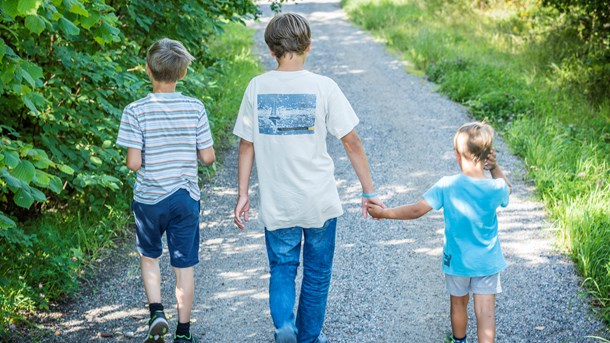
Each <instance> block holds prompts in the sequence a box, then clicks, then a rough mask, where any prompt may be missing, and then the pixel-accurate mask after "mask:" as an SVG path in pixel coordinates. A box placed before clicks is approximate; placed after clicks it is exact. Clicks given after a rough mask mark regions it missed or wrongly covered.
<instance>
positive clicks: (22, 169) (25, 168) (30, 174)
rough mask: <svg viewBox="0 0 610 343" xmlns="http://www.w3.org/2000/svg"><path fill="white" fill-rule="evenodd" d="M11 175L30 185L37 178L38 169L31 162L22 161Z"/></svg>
mask: <svg viewBox="0 0 610 343" xmlns="http://www.w3.org/2000/svg"><path fill="white" fill-rule="evenodd" d="M11 174H13V176H14V177H16V178H18V179H19V180H21V181H23V182H25V183H30V181H32V180H33V179H34V176H36V168H35V167H34V165H33V164H32V162H30V161H21V162H20V163H19V164H18V165H17V167H15V169H13V170H12V171H11Z"/></svg>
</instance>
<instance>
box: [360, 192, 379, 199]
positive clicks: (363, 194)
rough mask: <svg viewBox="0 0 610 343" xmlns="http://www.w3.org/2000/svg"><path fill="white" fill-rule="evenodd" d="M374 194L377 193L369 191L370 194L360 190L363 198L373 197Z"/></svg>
mask: <svg viewBox="0 0 610 343" xmlns="http://www.w3.org/2000/svg"><path fill="white" fill-rule="evenodd" d="M376 196H377V193H370V194H367V193H364V192H362V197H363V198H367V199H370V198H374V197H376Z"/></svg>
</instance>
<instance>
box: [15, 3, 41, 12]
mask: <svg viewBox="0 0 610 343" xmlns="http://www.w3.org/2000/svg"><path fill="white" fill-rule="evenodd" d="M41 4H42V0H19V5H17V11H18V12H19V14H20V15H36V12H38V7H40V5H41Z"/></svg>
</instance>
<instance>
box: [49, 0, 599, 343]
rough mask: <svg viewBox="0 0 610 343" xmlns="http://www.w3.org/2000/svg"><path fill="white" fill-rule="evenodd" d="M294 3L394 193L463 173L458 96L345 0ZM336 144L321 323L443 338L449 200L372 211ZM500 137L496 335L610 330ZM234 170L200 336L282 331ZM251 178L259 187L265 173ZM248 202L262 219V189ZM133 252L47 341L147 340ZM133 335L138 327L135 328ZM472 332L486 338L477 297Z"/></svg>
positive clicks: (221, 338)
mask: <svg viewBox="0 0 610 343" xmlns="http://www.w3.org/2000/svg"><path fill="white" fill-rule="evenodd" d="M284 11H294V12H299V13H303V14H304V15H305V16H306V17H307V18H308V19H309V20H310V23H311V26H312V31H313V36H314V37H313V48H312V51H311V54H310V56H309V58H308V62H307V68H308V69H310V70H312V71H314V72H318V73H321V74H324V75H328V76H330V77H332V78H333V79H334V80H336V81H337V82H338V83H339V85H340V86H341V88H342V89H343V91H344V93H345V94H346V96H347V97H348V99H350V101H351V102H352V105H353V107H354V109H355V110H356V113H358V115H359V117H360V119H361V124H360V125H359V126H358V128H357V131H358V133H359V134H360V136H361V138H362V139H363V142H364V145H365V148H366V149H367V154H368V156H369V160H370V162H371V168H372V172H373V175H374V180H375V183H376V184H377V185H378V186H377V187H378V192H379V194H382V195H383V198H384V199H385V201H386V204H388V205H390V206H395V205H398V204H403V203H407V202H413V201H415V200H417V199H418V198H419V196H421V194H423V192H424V191H425V190H426V189H427V188H428V187H429V186H430V185H432V184H433V183H434V182H435V181H437V180H438V179H439V178H440V177H441V176H443V175H447V174H452V173H455V172H457V167H456V164H455V162H454V158H453V152H452V136H453V133H454V131H455V129H456V128H457V127H458V126H459V125H461V124H462V123H465V122H467V121H470V119H469V118H468V115H467V113H466V111H465V110H464V109H463V108H462V107H461V106H459V105H457V104H455V103H453V102H451V101H449V100H448V99H446V98H445V97H444V96H442V95H439V94H438V93H436V92H435V91H434V85H432V84H430V83H428V82H426V81H424V80H422V79H421V78H417V77H414V76H411V75H409V74H407V73H406V72H405V68H404V66H403V65H402V64H401V62H400V61H397V60H396V59H395V58H394V57H393V56H391V55H390V54H389V53H387V51H386V50H385V48H384V46H383V45H382V44H380V43H378V42H376V41H375V40H374V39H372V38H371V37H370V36H369V35H368V34H367V33H365V32H363V31H361V30H359V29H357V28H355V27H354V26H352V25H351V24H350V23H348V21H347V20H346V16H345V14H344V12H343V11H342V10H341V9H340V6H339V4H338V2H335V1H317V2H310V1H306V2H299V3H298V4H296V5H295V4H287V5H284ZM269 16H270V11H268V9H265V17H264V18H263V19H262V20H261V21H260V22H258V23H254V24H253V26H254V27H256V28H257V30H258V33H257V49H258V50H259V52H260V53H261V55H262V60H263V63H264V64H265V66H266V67H268V68H273V67H275V62H274V61H273V60H271V59H270V58H269V56H268V53H267V49H266V47H265V46H264V42H263V39H262V32H261V31H262V29H263V28H264V26H265V24H266V22H267V21H268V19H269ZM329 148H330V151H331V155H332V156H333V157H334V159H335V164H336V176H337V184H338V185H339V190H340V195H341V198H342V200H343V204H344V209H345V211H346V214H345V215H344V216H343V217H342V218H340V220H339V223H338V237H337V248H336V254H335V256H336V257H335V267H334V273H333V282H332V285H331V290H330V296H329V304H328V311H327V317H326V322H325V327H324V330H325V332H326V333H327V335H328V337H329V338H330V340H331V341H332V342H365V343H366V342H409V341H413V342H440V341H442V337H443V336H444V335H445V334H446V333H447V332H449V331H450V323H449V314H448V309H449V303H448V295H447V294H446V293H445V290H444V281H443V275H442V273H441V268H440V260H441V251H442V242H443V236H442V232H443V221H442V215H441V213H430V214H428V215H427V216H425V217H424V218H422V219H420V220H417V221H404V222H400V221H381V222H373V221H371V220H368V221H363V220H362V219H361V218H360V215H359V201H360V199H359V192H360V189H359V184H358V182H357V178H356V176H355V174H354V172H353V170H352V169H351V167H350V164H349V161H348V159H347V157H346V155H345V152H344V151H343V148H342V146H341V144H340V142H339V141H338V140H336V139H334V138H332V137H331V138H330V139H329ZM497 150H498V160H499V162H500V163H501V164H502V166H503V167H504V169H505V170H506V171H507V174H508V176H509V178H511V179H512V181H513V184H514V187H515V189H514V195H513V196H512V198H511V204H510V206H509V207H508V208H507V209H503V210H501V211H500V213H499V220H500V230H501V240H502V243H503V249H504V252H505V255H506V259H507V261H508V262H509V264H510V266H509V268H508V269H507V270H506V271H505V272H504V273H503V276H502V278H503V279H502V283H503V288H504V293H503V294H501V295H500V296H499V297H498V300H497V326H498V329H497V332H498V333H497V337H498V339H497V340H498V342H593V341H594V340H593V339H588V338H586V336H588V335H602V336H606V337H608V336H609V333H608V332H607V331H604V330H606V329H604V326H603V324H602V323H601V322H600V321H599V320H597V319H595V318H593V316H592V314H591V310H590V308H589V307H588V306H587V305H586V303H585V302H583V300H582V298H581V297H580V296H579V286H580V284H581V281H582V280H580V279H579V278H578V277H576V276H575V269H574V265H573V263H571V262H570V261H569V259H567V258H566V257H564V256H562V255H561V254H560V253H559V252H558V251H556V250H555V249H554V248H553V244H554V243H553V242H554V236H553V228H552V226H551V225H550V224H548V223H547V221H546V219H545V214H544V211H543V208H542V205H541V204H540V203H538V202H536V201H534V200H532V197H531V194H532V187H531V185H529V184H527V183H526V182H524V181H523V179H522V175H523V167H522V165H521V163H520V161H519V160H518V159H517V158H515V157H513V156H511V155H510V152H509V150H508V149H507V147H506V145H505V144H504V143H503V142H502V141H501V140H499V141H498V143H497ZM236 174H237V155H236V149H235V148H233V149H230V150H229V151H227V152H226V153H225V155H224V161H223V164H222V167H221V168H220V169H219V173H218V175H217V176H216V177H215V178H214V180H213V181H212V182H211V183H210V184H207V185H205V187H204V192H203V199H202V201H203V208H204V210H203V217H202V244H201V250H200V254H201V258H202V260H201V263H200V264H199V265H198V266H197V268H196V277H197V280H196V285H197V291H196V300H195V305H194V310H193V318H194V319H195V323H194V324H193V325H192V327H193V331H194V333H196V334H197V335H199V337H200V338H201V339H202V341H204V342H250V343H252V342H272V340H273V333H272V323H271V319H270V316H269V311H268V308H267V297H268V296H267V284H268V278H269V276H268V273H267V258H266V253H265V248H264V238H263V231H262V229H261V228H260V227H259V226H258V225H257V222H256V220H252V221H251V222H250V223H249V224H248V228H247V230H245V231H239V230H237V229H236V228H235V227H234V226H233V224H232V210H233V206H234V202H235V199H236V180H237V175H236ZM252 185H253V187H252V200H255V197H256V195H257V184H256V179H254V180H253V184H252ZM252 207H253V213H252V214H253V215H254V218H256V209H257V207H258V206H257V203H256V201H254V204H253V206H252ZM128 251H129V253H128V254H124V255H123V257H120V255H121V254H118V253H117V256H116V257H115V258H113V259H112V261H113V262H112V263H113V265H114V267H111V268H110V269H109V271H108V273H107V275H108V276H109V277H107V278H106V280H101V281H100V282H99V283H97V284H96V285H92V288H93V292H92V294H91V295H88V296H84V297H83V298H82V299H79V300H78V302H74V303H73V304H72V305H70V306H69V308H68V309H67V310H65V311H64V313H63V314H62V313H55V314H52V315H50V316H48V317H47V318H46V320H45V322H46V325H47V326H48V327H49V329H51V330H52V331H55V330H58V334H59V336H56V337H55V338H54V339H48V340H47V341H54V342H55V341H56V342H89V341H108V342H115V341H140V338H139V337H143V334H144V332H145V328H146V316H147V310H146V307H145V305H146V304H145V303H146V300H145V296H144V292H143V288H142V285H141V280H140V277H139V269H138V263H137V256H136V255H135V253H133V252H132V250H131V249H129V250H128ZM166 257H167V255H166V254H165V255H164V257H163V258H162V261H161V265H162V273H163V277H164V280H165V284H164V288H163V296H164V299H166V300H165V304H166V307H167V308H169V310H168V314H169V315H170V316H172V317H173V320H172V321H171V324H170V325H171V326H172V328H173V326H174V325H175V324H174V322H175V313H176V311H175V309H173V307H174V304H175V300H174V296H173V282H174V279H173V273H172V272H171V269H170V268H169V261H168V259H167V258H166ZM115 260H116V261H115ZM471 305H472V303H471ZM471 307H472V306H471ZM172 330H173V329H172ZM103 335H110V336H111V337H102V336H103ZM134 335H135V336H136V337H138V338H136V339H133V338H131V337H132V336H134ZM468 336H469V338H470V339H471V342H476V341H477V340H476V339H475V337H476V331H474V316H473V314H472V309H471V325H470V330H469V332H468ZM168 341H170V340H169V339H168Z"/></svg>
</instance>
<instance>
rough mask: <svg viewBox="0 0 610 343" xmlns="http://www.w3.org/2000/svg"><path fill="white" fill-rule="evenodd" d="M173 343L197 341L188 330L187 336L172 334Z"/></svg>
mask: <svg viewBox="0 0 610 343" xmlns="http://www.w3.org/2000/svg"><path fill="white" fill-rule="evenodd" d="M174 343H197V340H196V339H195V336H193V334H192V333H190V332H189V335H188V336H184V335H174Z"/></svg>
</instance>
